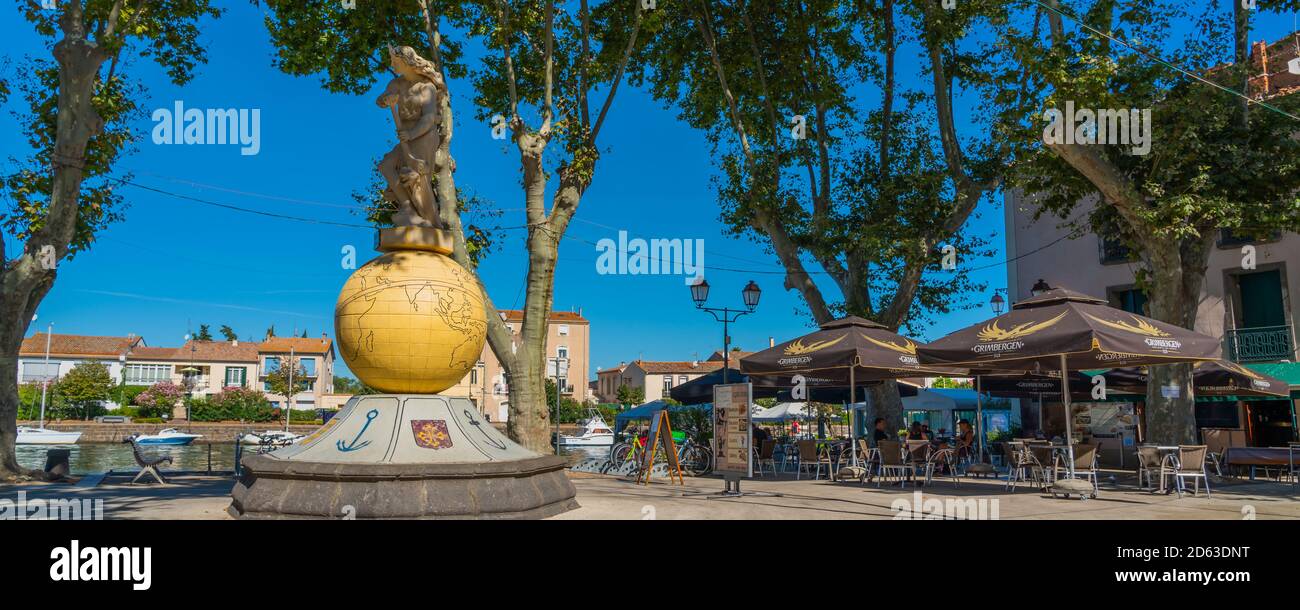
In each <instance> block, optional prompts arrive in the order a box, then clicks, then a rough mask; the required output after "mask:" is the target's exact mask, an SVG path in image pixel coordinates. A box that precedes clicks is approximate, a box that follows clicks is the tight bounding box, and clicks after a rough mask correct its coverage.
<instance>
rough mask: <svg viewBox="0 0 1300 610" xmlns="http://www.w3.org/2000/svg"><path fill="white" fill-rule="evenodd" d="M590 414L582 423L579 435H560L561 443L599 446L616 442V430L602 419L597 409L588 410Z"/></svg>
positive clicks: (575, 445) (573, 445)
mask: <svg viewBox="0 0 1300 610" xmlns="http://www.w3.org/2000/svg"><path fill="white" fill-rule="evenodd" d="M588 413H589V414H590V416H589V417H588V418H587V421H585V422H583V424H582V434H581V435H579V436H569V435H568V434H561V435H560V444H561V445H566V446H569V447H599V446H608V445H613V444H614V431H613V430H611V429H610V428H609V424H606V423H605V420H604V419H601V417H600V414H599V413H596V411H595V410H591V411H588Z"/></svg>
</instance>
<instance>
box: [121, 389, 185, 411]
mask: <svg viewBox="0 0 1300 610" xmlns="http://www.w3.org/2000/svg"><path fill="white" fill-rule="evenodd" d="M184 395H185V390H183V389H181V387H180V386H178V385H176V384H174V383H172V382H170V381H159V382H158V383H155V384H153V385H151V386H149V389H147V390H145V391H143V392H140V393H139V394H137V395H136V397H135V400H134V401H133V402H135V404H136V406H138V407H140V411H139V413H140V416H141V417H162V416H163V415H170V414H171V412H172V407H175V406H176V402H177V401H179V400H180V399H181V397H182V396H184Z"/></svg>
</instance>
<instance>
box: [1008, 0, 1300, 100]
mask: <svg viewBox="0 0 1300 610" xmlns="http://www.w3.org/2000/svg"><path fill="white" fill-rule="evenodd" d="M1032 1H1033V3H1034V4H1037V5H1038V6H1040V7H1043V8H1045V9H1047V10H1049V11H1052V12H1053V13H1056V14H1057V15H1060V16H1062V17H1065V18H1068V19H1069V20H1071V21H1073V22H1074V23H1075V24H1077V25H1078V26H1079V27H1081V28H1084V29H1086V30H1088V31H1090V32H1092V33H1094V34H1096V35H1098V36H1101V37H1103V38H1105V39H1107V40H1110V41H1111V42H1117V43H1119V44H1121V45H1124V46H1125V47H1128V48H1129V49H1132V50H1133V52H1135V53H1137V54H1138V55H1141V56H1143V57H1145V58H1147V59H1149V60H1151V61H1154V62H1156V63H1158V64H1161V65H1163V66H1165V67H1167V68H1171V69H1173V70H1175V71H1177V72H1179V73H1181V74H1183V75H1184V76H1188V77H1190V78H1194V79H1196V80H1198V81H1201V82H1202V83H1205V84H1207V85H1209V86H1211V87H1214V88H1215V89H1219V90H1220V91H1224V92H1227V93H1230V94H1232V95H1235V96H1237V97H1239V98H1242V99H1244V100H1246V102H1247V103H1249V104H1255V105H1257V106H1260V107H1261V108H1267V109H1269V110H1272V111H1273V112H1276V113H1278V114H1280V115H1282V116H1285V117H1288V118H1290V119H1293V120H1296V121H1300V116H1296V115H1294V114H1291V113H1289V112H1287V111H1285V110H1282V109H1281V108H1278V107H1276V106H1273V105H1272V104H1268V103H1266V102H1264V101H1263V100H1254V99H1251V98H1250V96H1249V95H1246V94H1245V93H1240V92H1237V91H1235V90H1233V89H1229V88H1227V87H1224V86H1223V85H1220V84H1218V83H1216V82H1212V81H1210V80H1207V79H1205V78H1202V77H1201V76H1200V75H1197V74H1193V73H1192V72H1190V71H1188V70H1185V69H1183V68H1182V67H1180V66H1176V65H1174V64H1172V63H1170V62H1168V61H1165V60H1164V59H1161V58H1160V57H1159V56H1158V55H1156V54H1155V53H1153V52H1151V51H1148V50H1146V49H1143V48H1142V47H1139V46H1137V45H1134V44H1132V43H1130V42H1128V41H1127V40H1124V39H1122V38H1117V37H1115V36H1113V35H1111V34H1110V33H1109V32H1103V31H1101V30H1099V29H1097V28H1094V27H1092V26H1091V25H1088V24H1087V23H1084V22H1083V20H1082V19H1080V18H1078V17H1076V16H1075V15H1073V14H1071V13H1068V12H1066V11H1064V10H1062V9H1060V8H1059V7H1055V6H1049V5H1047V4H1044V3H1043V2H1042V0H1032ZM1234 1H1236V0H1234ZM1265 69H1266V70H1267V69H1268V68H1267V67H1265Z"/></svg>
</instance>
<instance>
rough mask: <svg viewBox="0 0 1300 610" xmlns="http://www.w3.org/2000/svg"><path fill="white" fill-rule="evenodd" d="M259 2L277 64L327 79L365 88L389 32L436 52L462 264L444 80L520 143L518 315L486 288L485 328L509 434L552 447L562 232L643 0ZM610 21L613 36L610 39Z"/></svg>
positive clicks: (448, 220)
mask: <svg viewBox="0 0 1300 610" xmlns="http://www.w3.org/2000/svg"><path fill="white" fill-rule="evenodd" d="M265 4H266V6H267V7H268V8H269V9H270V12H269V13H268V16H267V20H266V25H267V29H268V31H269V32H270V34H271V39H272V42H273V43H274V44H275V45H276V47H277V57H276V65H277V66H278V67H279V68H280V69H281V70H283V71H285V72H287V73H290V74H298V75H319V76H320V78H321V80H322V84H323V86H324V87H325V88H326V89H327V90H329V91H336V92H342V93H353V94H359V93H365V92H368V91H370V89H371V87H373V86H374V84H375V82H376V80H377V78H378V77H379V76H380V75H383V74H385V73H386V71H387V64H388V62H387V50H386V48H387V45H389V44H393V45H402V44H405V45H409V46H412V47H414V48H416V49H418V50H420V51H421V52H422V53H424V54H426V55H427V58H428V59H429V60H430V61H432V62H433V63H434V66H435V67H436V68H437V70H438V71H439V72H440V73H441V74H442V76H443V83H444V88H443V90H442V92H441V101H440V106H441V124H440V125H439V131H440V136H441V140H440V147H441V148H440V152H439V154H438V157H437V158H438V159H439V160H440V161H439V162H436V163H435V167H434V168H433V179H434V187H435V188H434V193H435V195H436V197H437V199H438V204H439V205H438V207H439V214H440V219H441V220H442V221H443V224H444V225H445V226H447V227H448V228H449V230H450V231H451V232H452V234H453V238H454V241H455V250H454V252H453V258H454V259H455V260H456V261H457V262H458V263H460V264H461V265H462V266H464V267H465V268H466V269H467V270H470V271H473V270H474V269H475V268H476V264H475V261H474V260H473V257H471V248H472V247H473V246H474V242H473V241H472V240H471V239H467V236H466V230H465V226H464V225H463V223H462V221H461V219H460V213H459V212H460V210H461V209H462V207H463V206H462V205H461V204H460V193H459V191H458V190H457V186H456V181H455V170H456V163H455V160H454V158H453V156H452V154H451V143H452V140H453V137H454V135H455V134H454V131H453V126H454V125H455V121H454V117H455V111H456V110H465V109H460V108H453V104H452V96H451V94H450V91H449V90H450V88H451V87H452V86H460V85H468V86H471V87H472V88H473V94H474V95H473V98H472V99H473V101H474V106H473V108H472V109H468V112H471V113H472V116H474V117H475V118H476V119H478V120H479V121H481V124H482V125H483V133H485V134H487V133H490V132H489V129H488V127H489V125H490V126H493V127H497V128H499V131H498V133H501V134H503V135H504V136H505V137H507V138H508V139H509V141H510V142H511V143H512V144H513V145H514V148H515V154H517V156H518V160H519V173H520V186H521V191H522V198H523V204H524V208H525V212H524V221H525V226H526V229H527V233H526V237H525V247H526V249H527V252H528V271H527V274H526V276H525V278H524V280H523V281H524V310H523V320H522V323H521V325H520V327H519V328H518V330H517V331H512V329H511V328H510V327H509V326H508V325H507V324H506V323H505V321H504V320H503V319H502V317H501V315H500V312H499V311H498V310H497V309H496V306H495V305H494V304H493V303H492V301H491V299H490V298H488V299H487V310H488V329H487V340H488V344H489V345H490V347H491V349H492V351H493V353H494V354H496V356H497V359H498V360H499V361H500V362H501V365H502V368H503V369H504V370H505V373H506V375H507V377H508V378H509V402H510V418H509V422H508V424H507V432H508V433H509V435H510V437H511V438H512V439H514V440H516V441H518V442H519V443H521V444H522V445H524V446H526V447H529V448H531V449H534V450H549V449H548V448H549V445H550V432H549V430H550V426H551V421H550V418H551V416H550V411H549V410H548V408H547V405H546V403H545V399H546V387H545V382H544V376H545V364H546V352H545V350H546V337H547V334H548V333H547V330H548V322H549V317H550V313H551V309H552V300H553V290H554V277H555V268H556V262H557V259H558V253H559V244H560V240H561V239H563V237H564V235H565V231H566V230H567V228H568V225H569V222H570V221H571V220H572V218H573V215H574V214H575V213H576V212H577V209H578V207H579V205H580V204H581V202H582V197H583V194H584V193H585V192H586V190H587V188H588V187H589V186H590V185H591V183H592V180H593V179H594V177H595V171H596V166H597V163H598V160H599V157H600V155H599V150H598V148H597V142H598V136H599V134H600V131H601V128H602V127H603V125H604V124H605V121H606V119H607V118H608V116H609V112H610V109H611V107H612V105H613V102H614V99H615V96H616V94H617V92H618V88H619V83H620V82H621V80H622V75H623V66H624V65H626V63H627V61H628V57H629V54H630V53H631V51H632V50H633V49H634V48H635V47H636V45H637V42H636V40H637V38H636V35H635V34H634V32H636V30H637V29H638V27H639V24H640V23H641V21H642V20H643V16H644V12H643V11H642V8H641V6H642V2H641V0H608V1H605V2H590V1H589V0H578V1H570V2H563V3H557V2H555V1H554V0H478V1H471V2H450V1H440V0H395V1H393V2H383V3H379V2H376V3H368V2H363V3H357V4H356V6H355V7H354V8H350V9H349V8H343V7H340V6H335V5H333V4H331V3H303V2H290V1H288V0H268V1H267V2H265ZM615 33H617V34H619V37H618V42H619V44H617V45H614V44H610V39H611V36H612V35H613V34H615ZM416 41H418V42H416ZM471 41H472V42H473V43H474V44H475V45H476V47H477V48H481V49H482V52H481V54H480V55H479V56H476V57H473V58H470V57H468V56H467V54H466V53H465V50H464V49H465V45H466V44H467V43H468V42H471ZM471 237H472V234H471ZM484 296H485V298H487V294H486V291H484Z"/></svg>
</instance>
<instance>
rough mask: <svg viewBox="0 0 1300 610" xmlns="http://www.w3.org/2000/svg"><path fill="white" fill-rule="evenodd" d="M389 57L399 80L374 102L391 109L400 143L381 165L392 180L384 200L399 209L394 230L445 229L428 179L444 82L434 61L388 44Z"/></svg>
mask: <svg viewBox="0 0 1300 610" xmlns="http://www.w3.org/2000/svg"><path fill="white" fill-rule="evenodd" d="M388 56H389V61H390V62H391V64H392V68H393V71H394V72H396V73H397V77H396V78H394V79H393V80H392V82H390V83H388V87H387V88H385V89H384V93H383V94H382V95H380V96H379V99H378V100H375V103H376V104H378V105H379V107H380V108H388V109H390V110H391V111H392V113H393V120H394V121H395V122H396V124H397V140H398V142H397V146H395V147H393V149H392V150H390V151H388V154H386V155H384V158H383V160H381V161H380V162H379V172H380V173H381V174H383V176H384V179H385V180H387V181H388V188H386V189H384V199H385V200H387V201H389V202H392V203H393V204H394V205H395V206H396V208H397V211H396V212H394V214H393V225H394V226H398V227H409V226H414V227H434V228H443V227H442V222H441V221H440V220H439V218H438V200H437V198H436V197H435V196H434V193H433V185H432V182H431V180H430V177H431V176H432V173H433V171H434V157H435V155H437V154H438V145H439V143H440V138H441V134H440V133H439V131H438V125H439V122H440V121H441V119H442V116H441V108H440V106H439V96H440V95H442V93H443V90H444V87H445V83H443V80H442V74H440V73H439V72H438V70H437V69H436V68H434V65H433V63H432V62H430V61H428V60H426V59H424V58H423V57H420V55H419V54H417V53H416V52H415V49H412V48H411V47H406V46H402V47H397V48H393V47H391V46H390V47H388Z"/></svg>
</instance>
